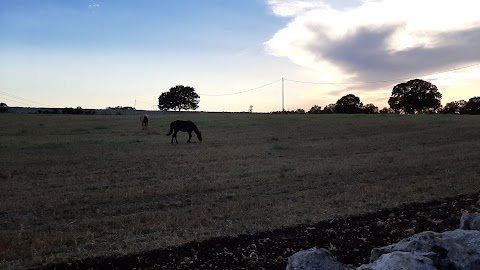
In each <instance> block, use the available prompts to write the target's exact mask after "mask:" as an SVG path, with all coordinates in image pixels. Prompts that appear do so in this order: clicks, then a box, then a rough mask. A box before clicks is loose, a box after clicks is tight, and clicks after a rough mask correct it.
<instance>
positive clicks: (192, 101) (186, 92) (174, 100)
mask: <svg viewBox="0 0 480 270" xmlns="http://www.w3.org/2000/svg"><path fill="white" fill-rule="evenodd" d="M199 99H200V96H199V95H198V94H197V93H195V89H194V88H193V87H190V86H183V85H177V86H175V87H172V88H170V90H169V91H168V92H163V93H162V94H161V95H160V97H159V98H158V108H159V109H160V110H164V111H166V110H170V109H171V110H178V111H180V110H182V109H183V110H196V109H197V108H198V103H199V102H200V100H199Z"/></svg>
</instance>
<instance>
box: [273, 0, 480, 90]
mask: <svg viewBox="0 0 480 270" xmlns="http://www.w3.org/2000/svg"><path fill="white" fill-rule="evenodd" d="M267 3H268V5H269V6H270V7H271V9H272V11H273V13H274V14H276V15H277V16H282V17H286V16H288V17H291V18H292V19H291V21H290V22H289V23H288V25H286V26H285V27H284V28H283V29H281V30H279V31H278V32H277V33H275V35H274V36H273V37H272V38H271V39H270V40H268V41H267V42H266V43H265V47H266V51H267V52H268V53H270V54H272V55H275V56H283V57H288V58H289V59H291V60H292V61H293V62H295V63H296V64H298V65H301V66H305V67H308V68H311V69H314V70H317V71H319V74H321V75H320V79H322V80H324V81H335V82H367V81H381V80H389V79H395V78H404V77H405V78H408V77H414V76H421V75H425V74H431V73H435V72H439V71H444V70H448V69H452V68H455V67H458V66H461V65H468V64H472V63H478V62H479V61H480V50H478V44H480V16H478V10H480V1H478V0H455V1H451V0H445V1H438V0H402V1H398V0H377V1H363V2H362V3H361V4H360V5H358V6H357V7H355V8H350V9H344V10H337V9H335V8H332V7H331V5H329V4H328V3H327V2H326V1H318V0H312V1H307V0H303V1H300V0H298V1H296V0H284V1H282V0H267ZM363 86H364V87H365V86H366V85H363Z"/></svg>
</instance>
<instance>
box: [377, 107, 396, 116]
mask: <svg viewBox="0 0 480 270" xmlns="http://www.w3.org/2000/svg"><path fill="white" fill-rule="evenodd" d="M379 113H381V114H391V113H395V111H394V110H392V109H390V108H387V107H383V109H381V110H380V111H379Z"/></svg>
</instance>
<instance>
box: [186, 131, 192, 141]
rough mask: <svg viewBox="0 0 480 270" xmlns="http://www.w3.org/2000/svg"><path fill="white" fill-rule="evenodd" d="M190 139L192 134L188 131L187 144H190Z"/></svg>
mask: <svg viewBox="0 0 480 270" xmlns="http://www.w3.org/2000/svg"><path fill="white" fill-rule="evenodd" d="M191 138H192V132H191V131H188V141H187V142H190V139H191Z"/></svg>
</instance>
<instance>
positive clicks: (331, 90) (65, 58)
mask: <svg viewBox="0 0 480 270" xmlns="http://www.w3.org/2000/svg"><path fill="white" fill-rule="evenodd" d="M478 10H480V2H479V1H476V0H456V1H450V0H446V1H436V0H401V1H400V0H375V1H374V0H371V1H367V0H363V1H360V0H337V1H334V0H242V1H227V0H223V1H221V0H205V1H195V0H187V1H178V0H162V1H154V0H135V1H133V0H121V1H119V0H77V1H63V0H43V1H37V0H16V1H7V0H0V102H5V103H7V104H8V105H9V106H30V107H46V106H51V107H60V108H62V107H77V106H81V107H83V108H99V109H102V108H106V107H115V106H135V107H136V108H137V109H148V110H151V109H153V108H155V105H156V104H157V102H158V97H159V95H160V94H161V93H162V92H166V91H168V90H169V89H170V88H171V87H173V86H176V85H185V86H191V87H194V88H195V90H196V92H197V93H198V94H199V95H200V103H199V105H200V107H199V108H198V110H201V111H247V110H248V109H249V106H250V105H252V106H253V111H255V112H269V111H278V110H281V109H282V83H281V78H285V83H284V87H285V109H286V110H296V109H298V108H302V109H304V110H307V111H308V110H309V109H310V108H311V107H312V106H313V105H320V106H322V107H324V106H326V105H328V104H331V103H335V102H336V101H337V100H338V99H339V98H340V97H342V96H343V95H346V94H354V95H356V96H358V97H360V99H361V101H362V102H363V103H364V104H368V103H373V104H375V105H376V106H378V107H380V108H383V107H388V104H387V101H388V98H389V97H390V95H391V92H392V88H393V87H394V86H395V85H396V84H399V83H402V82H406V81H407V80H409V79H414V78H420V79H424V80H427V81H429V82H431V83H433V84H434V85H436V86H437V87H438V89H439V91H440V92H441V93H442V95H443V98H442V104H443V105H445V103H447V102H451V101H456V100H461V99H464V100H468V99H469V98H471V97H474V96H479V95H480V50H479V49H478V44H480V16H478ZM261 86H264V87H261ZM42 105H43V106H42Z"/></svg>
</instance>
